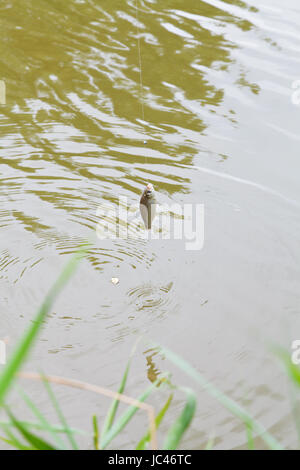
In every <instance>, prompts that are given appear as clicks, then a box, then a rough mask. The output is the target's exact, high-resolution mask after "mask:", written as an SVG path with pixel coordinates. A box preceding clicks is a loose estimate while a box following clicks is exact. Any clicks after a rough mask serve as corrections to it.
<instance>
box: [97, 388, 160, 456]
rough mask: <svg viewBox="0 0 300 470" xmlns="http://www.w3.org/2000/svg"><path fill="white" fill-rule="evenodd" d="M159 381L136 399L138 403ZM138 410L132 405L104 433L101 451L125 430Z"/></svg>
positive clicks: (143, 399) (147, 395)
mask: <svg viewBox="0 0 300 470" xmlns="http://www.w3.org/2000/svg"><path fill="white" fill-rule="evenodd" d="M160 382H161V380H156V381H155V382H153V384H151V385H150V387H148V388H147V389H146V390H145V391H144V392H143V393H142V394H141V395H140V396H139V398H138V399H137V400H138V401H139V402H140V403H142V402H144V401H145V400H146V399H147V398H148V397H149V395H150V394H151V393H152V391H153V390H154V389H155V388H156V387H157V385H158V384H159V383H160ZM138 409H139V408H137V407H136V406H134V405H131V406H129V407H128V408H127V410H126V411H125V412H124V413H123V414H122V415H121V416H120V418H119V419H118V421H117V422H116V423H115V424H114V425H113V426H112V427H111V429H110V430H109V431H108V432H107V433H106V435H105V436H104V439H103V443H102V446H101V449H105V448H106V447H107V446H108V444H109V443H110V442H111V441H112V440H113V439H114V438H115V437H116V436H117V435H118V434H119V433H120V432H121V431H122V430H123V429H124V428H125V426H126V425H127V424H128V422H129V421H130V420H131V419H132V417H133V416H134V415H135V413H136V412H137V410H138Z"/></svg>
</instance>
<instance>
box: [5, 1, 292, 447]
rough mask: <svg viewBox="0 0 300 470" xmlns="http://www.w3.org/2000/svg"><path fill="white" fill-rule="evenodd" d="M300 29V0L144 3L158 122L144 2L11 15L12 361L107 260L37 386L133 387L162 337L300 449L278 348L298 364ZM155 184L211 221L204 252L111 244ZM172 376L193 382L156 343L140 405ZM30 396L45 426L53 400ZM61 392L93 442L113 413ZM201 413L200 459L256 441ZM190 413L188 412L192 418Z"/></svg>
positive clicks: (188, 439) (63, 320) (46, 347)
mask: <svg viewBox="0 0 300 470" xmlns="http://www.w3.org/2000/svg"><path fill="white" fill-rule="evenodd" d="M299 21H300V7H299V2H298V1H296V0H288V1H286V2H284V3H283V2H282V1H279V0H262V1H258V0H253V1H240V0H231V1H229V0H228V1H221V0H207V1H205V2H204V1H195V0H185V1H179V0H172V1H171V0H164V1H163V2H158V1H155V0H151V1H150V0H144V1H142V2H140V10H139V13H138V26H139V35H140V43H141V56H142V78H143V83H144V103H145V109H144V113H145V121H143V120H142V109H141V103H142V100H141V93H140V82H139V80H140V75H139V62H138V48H137V21H136V10H135V2H134V1H133V0H131V1H130V0H123V1H117V0H109V1H108V0H102V1H100V0H88V1H84V0H82V1H75V0H67V1H64V2H62V1H60V0H51V1H46V0H35V1H33V0H27V1H26V2H24V1H21V0H13V1H12V0H7V1H4V2H2V3H1V6H0V31H1V33H0V37H1V41H0V49H1V54H0V79H2V80H4V81H5V83H6V105H1V107H0V112H1V115H0V184H1V186H0V201H1V202H0V237H1V246H0V306H1V317H0V336H3V337H4V336H7V337H9V338H10V342H9V346H8V354H9V351H11V349H12V347H13V345H14V344H15V342H16V340H17V338H18V337H19V335H20V334H21V333H22V331H23V329H24V328H25V326H26V325H28V322H29V321H30V319H31V318H32V316H33V314H34V312H35V309H36V308H37V306H38V305H39V304H40V302H41V300H42V299H43V296H44V294H45V293H46V292H47V290H48V288H49V286H50V284H51V283H52V282H53V280H54V279H55V278H56V276H57V274H58V272H59V271H60V269H61V266H62V265H63V264H64V263H65V262H66V260H67V259H68V258H69V256H70V254H71V253H73V252H75V251H76V249H77V247H78V246H79V245H80V244H81V243H82V242H84V241H90V242H91V243H92V248H91V250H90V253H89V256H88V259H87V260H86V261H85V262H83V263H82V265H81V268H80V270H79V271H78V273H77V274H76V276H75V277H74V279H73V281H72V283H71V284H70V285H69V286H68V288H67V289H66V291H65V293H64V295H63V296H62V297H61V298H60V300H59V301H58V303H57V304H56V306H55V310H54V311H53V313H52V315H51V317H50V319H49V322H48V324H47V327H46V328H45V330H44V331H43V334H42V336H41V338H40V340H39V343H38V345H37V347H36V349H35V351H34V353H33V354H32V356H31V359H30V361H28V363H27V365H26V369H27V370H36V369H38V368H40V367H42V368H43V370H44V371H46V372H48V373H52V374H57V375H64V376H68V377H72V378H77V379H82V380H86V381H89V382H92V383H96V384H100V385H103V386H107V387H112V388H113V389H116V388H117V384H118V382H119V379H120V377H121V374H122V372H123V369H124V366H125V363H126V358H127V357H128V355H129V352H130V349H131V347H132V345H133V344H134V342H135V341H136V339H137V338H138V337H139V336H140V335H141V334H145V335H146V337H147V338H152V339H155V340H156V341H158V342H161V343H163V344H165V345H168V346H169V347H170V348H171V349H174V350H176V351H177V352H178V353H179V354H182V355H183V356H184V357H185V358H186V359H188V360H189V361H190V362H191V363H192V364H193V365H194V366H195V367H197V369H198V370H199V371H201V372H202V373H204V374H205V375H206V376H207V378H209V379H210V380H212V381H213V382H214V383H215V384H216V385H218V386H219V387H220V388H221V389H222V390H223V391H224V392H226V393H228V394H229V395H230V396H231V397H232V398H234V399H236V400H238V401H239V402H240V403H242V404H244V405H245V406H246V407H247V409H248V410H249V411H250V412H251V413H252V414H253V415H254V416H255V417H257V418H258V419H259V420H260V421H261V422H262V423H263V424H264V425H265V426H266V428H268V429H269V430H270V431H271V432H273V433H274V434H275V435H276V436H277V437H278V438H279V439H280V440H281V441H282V442H283V443H284V444H288V445H290V446H293V445H294V444H295V440H296V433H295V431H294V428H293V424H292V421H291V418H290V414H289V410H290V405H289V402H288V400H287V399H286V396H287V389H286V382H285V377H284V375H283V374H282V372H281V370H280V368H279V366H278V364H277V361H276V360H275V359H274V358H273V357H272V354H269V353H268V350H267V345H266V341H268V340H273V341H278V342H281V343H283V344H285V345H286V346H289V344H290V342H291V341H292V340H293V339H298V338H299V337H300V321H299V305H300V293H299V279H300V264H299V254H300V249H299V233H300V231H299V230H300V215H299V207H300V185H299V171H300V161H299V140H300V137H299V118H300V106H297V105H296V104H293V92H294V91H295V90H293V88H292V84H293V82H294V81H295V80H297V79H299V78H300V60H299V48H300V34H299ZM145 139H146V140H147V144H144V143H143V142H144V140H145ZM148 181H151V182H152V183H153V184H154V185H155V187H156V190H157V193H158V199H159V202H161V203H165V204H172V203H177V204H181V205H183V204H204V206H205V243H204V248H203V249H202V250H201V251H187V250H185V245H184V243H183V242H182V241H174V240H170V241H168V240H156V241H155V240H152V241H149V242H145V241H141V240H127V239H118V240H99V239H97V237H96V226H97V223H98V221H99V220H98V217H97V215H96V213H97V209H98V207H99V205H101V204H103V203H104V202H111V203H113V204H116V203H117V200H118V197H119V196H123V197H127V199H128V203H129V204H136V203H137V201H138V199H139V195H140V193H141V191H142V189H143V188H144V186H145V183H146V182H148ZM112 277H118V278H119V279H120V283H119V284H118V285H117V286H115V285H113V284H112V283H111V282H110V280H111V278H112ZM166 369H172V370H173V372H174V381H175V382H177V383H179V384H180V383H184V384H185V383H187V380H186V377H185V376H183V375H182V374H180V373H178V371H176V370H175V369H173V368H170V367H169V365H168V364H167V362H166V361H164V360H162V359H161V358H159V357H158V356H157V355H156V354H155V353H154V352H153V351H151V350H147V349H146V347H144V348H143V346H142V345H140V346H139V348H138V351H137V353H136V359H135V362H134V366H133V369H132V374H131V378H130V382H129V388H128V393H129V394H132V395H134V396H136V395H137V394H138V393H139V392H140V391H141V390H142V389H143V388H144V387H145V385H147V383H148V381H149V380H152V379H153V377H154V376H156V375H157V374H158V373H159V371H163V370H166ZM31 392H32V394H33V396H34V398H35V400H36V401H37V403H38V404H39V405H41V406H42V407H44V409H47V406H48V405H47V398H46V397H45V396H44V395H43V394H42V393H41V389H40V387H39V386H37V385H34V386H32V387H31ZM57 392H58V395H59V398H60V402H61V403H62V405H63V407H64V409H65V410H66V414H67V415H68V417H69V420H70V421H71V423H74V425H77V426H81V427H86V428H88V426H90V415H91V414H92V413H93V412H97V413H98V414H99V416H100V419H101V417H102V416H103V414H104V412H105V407H106V406H107V404H108V401H105V403H104V402H103V401H101V400H99V398H98V397H94V396H87V395H82V394H77V395H74V392H71V391H69V390H68V389H63V390H62V389H59V390H58V391H57ZM198 395H199V404H198V411H197V417H196V419H195V420H194V423H193V426H192V428H191V429H190V430H189V431H188V433H187V434H186V436H185V440H184V442H183V443H182V447H185V448H201V447H203V446H204V445H205V443H206V442H207V440H208V438H209V436H210V435H211V434H214V435H215V437H216V443H215V445H216V447H217V448H235V447H239V446H243V445H244V443H245V433H244V431H243V429H242V426H241V425H240V424H239V423H238V422H237V421H236V420H235V419H234V418H232V417H231V416H230V415H229V414H228V413H227V412H226V411H225V410H223V409H222V408H221V406H219V405H218V404H216V402H215V401H214V400H213V399H212V398H210V397H208V396H207V394H206V393H205V392H203V391H201V390H199V391H198ZM152 402H153V403H154V404H155V405H159V402H158V401H157V399H156V398H153V399H152ZM15 406H16V407H17V406H19V407H20V413H21V411H22V409H21V408H22V407H21V405H20V404H18V401H16V403H15ZM181 406H182V402H181V400H180V395H179V396H178V398H177V399H176V401H175V403H174V405H173V411H174V413H178V412H179V410H180V408H181ZM173 416H174V414H173ZM171 420H172V415H170V416H169V417H168V418H167V420H166V422H165V426H167V425H168V424H169V423H170V422H171ZM144 426H145V420H143V417H142V416H141V417H140V422H139V421H137V422H136V424H135V425H134V426H132V427H131V428H129V429H128V432H127V433H126V434H125V435H123V438H122V439H123V441H122V440H121V441H119V442H118V443H116V444H117V445H120V446H123V447H132V446H133V445H134V443H135V442H136V441H137V435H138V434H139V433H140V432H141V430H142V429H143V427H144Z"/></svg>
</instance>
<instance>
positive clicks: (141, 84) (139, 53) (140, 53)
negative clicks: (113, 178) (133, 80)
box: [135, 0, 147, 162]
mask: <svg viewBox="0 0 300 470" xmlns="http://www.w3.org/2000/svg"><path fill="white" fill-rule="evenodd" d="M138 2H139V0H135V15H136V34H137V46H138V58H139V70H140V101H141V110H142V121H143V128H144V136H145V140H144V144H146V143H147V140H146V127H145V107H144V86H143V70H142V48H141V40H140V27H139V5H138ZM146 160H147V157H145V162H146Z"/></svg>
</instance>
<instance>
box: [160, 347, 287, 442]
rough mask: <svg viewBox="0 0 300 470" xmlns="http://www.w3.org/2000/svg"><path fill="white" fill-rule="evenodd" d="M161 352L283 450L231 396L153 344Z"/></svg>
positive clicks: (263, 437) (174, 355)
mask: <svg viewBox="0 0 300 470" xmlns="http://www.w3.org/2000/svg"><path fill="white" fill-rule="evenodd" d="M155 347H157V348H158V349H159V350H160V352H161V353H162V354H164V355H165V357H166V358H168V359H169V360H170V361H171V362H173V364H175V365H176V366H177V367H179V368H180V369H182V370H183V371H184V372H185V373H186V374H187V375H189V376H190V377H192V378H193V379H194V380H195V381H196V382H197V383H198V384H200V385H201V386H202V387H203V389H205V390H207V391H208V392H209V394H210V395H211V396H213V397H215V398H216V399H217V400H218V401H219V402H220V403H221V404H222V405H223V406H224V407H225V408H227V409H228V410H229V411H230V412H231V413H232V414H233V415H234V416H236V417H237V418H239V419H240V420H242V421H243V422H244V424H245V425H247V426H249V425H250V426H252V429H253V431H254V432H255V433H257V435H258V436H260V437H261V438H262V439H263V440H264V442H265V443H266V444H267V445H268V446H269V447H270V449H272V450H283V447H282V446H281V444H280V443H279V442H278V441H277V440H276V439H275V438H274V437H273V436H272V435H271V434H270V433H268V432H267V431H266V429H265V428H264V426H262V425H261V424H260V423H259V422H258V421H256V420H255V419H253V418H252V417H251V416H250V414H249V413H248V412H247V411H246V410H245V409H244V408H242V407H241V406H240V405H239V404H238V403H236V402H234V401H233V400H232V399H231V398H229V397H227V395H225V394H224V393H222V392H221V391H220V390H218V389H217V388H216V387H215V386H214V385H213V384H211V383H210V382H208V381H207V380H206V379H205V378H204V377H203V376H202V375H201V374H200V373H199V372H198V371H197V370H196V369H195V368H194V367H193V366H191V365H190V364H189V363H188V362H187V361H185V360H184V359H183V358H182V357H180V356H178V355H177V354H175V353H173V352H172V351H170V350H169V349H167V348H165V347H160V346H159V345H155Z"/></svg>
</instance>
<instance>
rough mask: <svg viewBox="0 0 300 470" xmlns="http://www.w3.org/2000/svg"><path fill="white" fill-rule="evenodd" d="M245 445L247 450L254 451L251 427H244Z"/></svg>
mask: <svg viewBox="0 0 300 470" xmlns="http://www.w3.org/2000/svg"><path fill="white" fill-rule="evenodd" d="M246 434H247V445H248V449H249V450H254V439H253V430H252V427H251V426H246Z"/></svg>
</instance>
